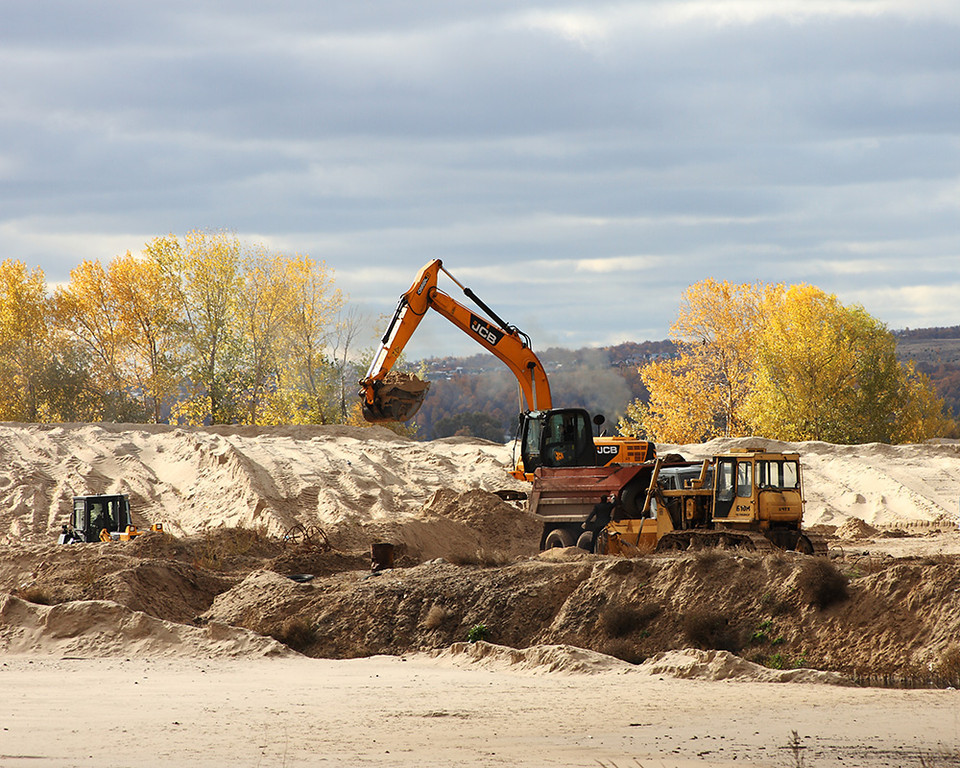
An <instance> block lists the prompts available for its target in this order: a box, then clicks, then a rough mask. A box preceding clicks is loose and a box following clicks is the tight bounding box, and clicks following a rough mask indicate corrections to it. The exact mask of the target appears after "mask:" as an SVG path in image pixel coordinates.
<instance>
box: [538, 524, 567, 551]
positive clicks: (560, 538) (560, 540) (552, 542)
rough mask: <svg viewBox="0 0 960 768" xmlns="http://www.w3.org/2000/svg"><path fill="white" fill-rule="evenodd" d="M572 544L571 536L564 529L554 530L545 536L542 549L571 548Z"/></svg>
mask: <svg viewBox="0 0 960 768" xmlns="http://www.w3.org/2000/svg"><path fill="white" fill-rule="evenodd" d="M573 544H574V541H573V534H572V533H570V531H568V530H567V529H566V528H554V529H553V530H552V531H550V533H548V534H547V538H545V539H544V540H543V548H544V549H556V548H558V547H572V546H573Z"/></svg>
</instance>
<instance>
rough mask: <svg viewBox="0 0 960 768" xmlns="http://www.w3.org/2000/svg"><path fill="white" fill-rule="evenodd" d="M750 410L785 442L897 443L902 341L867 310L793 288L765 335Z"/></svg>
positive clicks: (760, 425) (758, 424) (763, 430)
mask: <svg viewBox="0 0 960 768" xmlns="http://www.w3.org/2000/svg"><path fill="white" fill-rule="evenodd" d="M756 342H757V378H756V386H755V387H754V390H753V393H752V395H751V401H750V405H749V408H748V411H749V415H750V421H751V422H752V423H753V425H754V428H755V430H756V431H757V432H759V433H760V434H763V435H766V436H768V437H773V438H777V439H781V440H824V441H827V442H835V443H836V442H850V443H859V442H871V441H883V442H889V441H890V440H891V439H892V438H893V435H894V433H895V431H896V412H897V405H898V403H899V399H900V397H901V394H902V393H901V391H900V377H901V370H900V365H899V363H898V362H897V358H896V339H895V338H894V337H893V335H892V334H891V333H890V332H889V331H888V330H887V329H886V327H885V326H884V325H883V324H882V323H880V322H879V321H878V320H876V319H875V318H873V317H871V316H870V315H869V314H868V313H867V312H866V311H865V310H864V309H863V308H862V307H859V306H852V307H845V306H843V305H842V304H841V303H840V302H839V301H838V300H837V297H836V296H833V295H831V294H827V293H824V292H823V291H822V290H820V289H819V288H816V287H815V286H811V285H795V286H791V287H790V289H789V290H788V291H787V292H786V294H785V295H784V296H783V297H782V298H781V299H780V300H779V301H778V303H777V304H776V306H770V307H769V315H768V322H767V323H766V324H765V326H764V327H763V328H762V329H761V330H760V333H759V334H758V335H757V340H756Z"/></svg>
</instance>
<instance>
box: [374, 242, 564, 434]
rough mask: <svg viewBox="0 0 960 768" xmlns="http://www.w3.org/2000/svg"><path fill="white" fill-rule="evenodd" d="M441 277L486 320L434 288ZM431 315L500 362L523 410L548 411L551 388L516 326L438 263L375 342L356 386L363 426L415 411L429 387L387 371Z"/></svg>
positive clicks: (404, 299) (404, 297) (427, 271)
mask: <svg viewBox="0 0 960 768" xmlns="http://www.w3.org/2000/svg"><path fill="white" fill-rule="evenodd" d="M440 272H443V273H444V274H445V275H447V276H448V277H449V278H450V279H451V280H453V282H455V283H456V284H457V285H458V286H459V287H460V288H461V289H462V290H463V292H464V295H466V296H467V297H468V298H470V299H472V300H473V301H474V302H475V303H476V304H477V305H478V306H479V307H480V308H482V309H483V311H484V312H485V313H486V316H484V315H482V314H478V313H477V312H475V311H474V310H471V309H469V308H468V307H465V306H464V305H462V304H460V303H459V302H457V301H456V300H454V299H453V298H452V297H451V296H449V295H447V294H446V293H444V292H443V291H441V290H440V289H439V288H438V287H437V278H438V276H439V273H440ZM430 309H432V310H434V311H436V312H438V313H439V314H441V315H442V316H443V317H445V318H446V319H447V320H449V321H450V322H451V323H453V324H454V325H455V326H457V327H458V328H459V329H460V330H462V331H463V332H464V333H466V334H467V335H468V336H470V337H471V338H472V339H473V340H474V341H476V342H477V343H478V344H480V346H482V347H484V348H485V349H486V350H488V351H489V352H491V353H492V354H493V355H495V356H496V357H497V358H499V359H500V360H502V361H503V362H504V363H505V364H506V366H507V367H508V368H509V369H510V370H511V371H512V372H513V375H514V376H515V377H516V379H517V382H518V383H519V384H520V389H521V391H522V392H523V397H524V400H525V401H526V405H527V410H530V411H536V410H546V409H549V408H551V407H552V401H551V396H550V384H549V382H548V381H547V374H546V372H545V371H544V369H543V365H542V364H541V363H540V360H539V359H538V358H537V356H536V355H535V354H534V352H533V350H532V349H530V340H529V338H527V336H526V335H525V334H524V333H523V332H522V331H520V330H518V329H517V328H516V327H515V326H513V325H510V324H509V323H506V322H504V321H503V320H502V319H501V318H500V317H499V316H497V314H496V313H495V312H493V311H492V310H491V309H490V308H489V307H488V306H487V305H486V304H484V303H483V302H482V301H481V300H480V299H479V298H478V297H477V296H476V294H474V293H473V291H471V290H470V289H469V288H465V287H464V286H463V285H461V284H460V282H459V281H457V279H456V278H454V277H453V275H451V274H450V273H449V272H447V270H445V269H444V268H443V263H442V262H441V261H440V259H434V260H433V261H431V262H429V263H427V264H426V265H424V266H423V267H422V268H421V270H420V271H419V272H418V273H417V277H416V279H415V280H414V282H413V285H412V286H411V287H410V290H408V291H407V292H406V293H404V294H403V295H402V296H401V297H400V303H399V304H398V305H397V311H396V313H395V314H394V316H393V319H392V320H391V321H390V325H389V326H388V327H387V331H386V333H385V334H384V336H383V338H382V339H381V341H380V346H379V348H378V349H377V352H376V354H375V355H374V358H373V362H372V363H371V364H370V368H369V369H368V370H367V375H366V376H365V377H364V379H363V380H362V381H361V382H360V387H361V389H360V397H361V399H362V407H363V417H364V418H365V419H366V420H367V421H371V422H378V421H407V420H408V419H410V418H412V417H413V415H414V414H415V413H416V412H417V410H418V409H419V408H420V405H421V404H422V403H423V399H424V397H425V396H426V394H427V390H428V389H429V386H430V385H429V384H428V383H427V382H423V381H421V380H420V379H417V378H416V377H414V376H405V375H397V374H395V373H392V372H391V371H392V368H393V366H394V364H395V363H396V362H397V359H398V358H399V357H400V354H401V353H402V352H403V349H404V347H406V345H407V342H408V341H409V340H410V337H411V336H412V335H413V333H414V331H415V330H416V329H417V326H419V325H420V321H421V320H422V319H423V317H424V315H425V314H426V313H427V310H430Z"/></svg>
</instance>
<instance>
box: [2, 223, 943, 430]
mask: <svg viewBox="0 0 960 768" xmlns="http://www.w3.org/2000/svg"><path fill="white" fill-rule="evenodd" d="M358 328H359V319H358V318H357V316H356V314H355V313H354V312H353V311H352V310H351V309H350V308H348V307H346V299H345V297H344V296H343V295H342V293H341V292H340V291H339V290H338V289H337V288H336V285H335V282H334V276H333V272H332V270H330V269H328V268H327V267H326V265H325V264H324V263H323V262H318V261H315V260H314V259H312V258H310V257H309V256H304V255H300V254H293V255H287V254H282V253H275V252H272V251H270V250H269V249H267V248H266V247H265V246H262V245H251V244H246V243H243V242H241V241H240V240H239V239H238V238H237V237H236V236H234V235H231V234H227V233H208V232H198V231H195V232H191V233H188V234H187V235H186V236H184V237H182V238H178V237H175V236H173V235H168V236H166V237H157V238H154V239H153V240H152V241H150V242H149V243H147V244H146V246H145V247H144V249H143V251H142V253H141V254H139V255H137V256H134V255H132V254H130V253H129V252H128V253H126V254H124V255H122V256H118V257H116V258H114V259H113V260H112V261H110V262H109V263H107V264H105V265H104V264H102V263H101V262H99V261H96V260H94V261H84V262H82V263H81V264H80V265H79V266H77V267H76V268H75V269H74V270H73V271H72V272H71V273H70V280H69V281H68V282H67V283H66V284H64V285H61V286H58V287H56V288H54V289H52V290H51V288H50V286H48V285H47V284H46V280H45V277H44V274H43V271H42V270H40V269H39V268H35V269H30V268H28V267H27V266H25V265H24V264H23V263H21V262H19V261H16V260H12V259H11V260H6V261H3V262H0V376H2V377H3V379H2V380H3V382H4V387H3V388H0V421H26V422H36V421H42V422H62V421H128V422H147V421H152V422H168V421H169V422H175V423H185V424H229V423H234V424H300V423H317V424H325V423H354V424H356V423H362V421H361V420H360V419H359V417H358V407H357V400H356V397H355V382H356V380H357V378H359V375H360V373H361V372H362V370H363V365H362V360H357V357H358V355H357V352H358V350H357V348H356V342H357V338H356V337H357V333H358ZM936 330H937V335H942V334H943V333H948V334H949V333H950V332H951V331H954V330H955V329H936ZM941 332H942V333H941ZM911 333H912V334H916V333H918V332H917V331H912V332H911ZM896 342H897V340H896V336H895V335H894V334H893V333H891V332H890V331H889V330H888V329H887V328H886V327H885V326H884V325H883V324H882V323H880V322H879V321H878V320H877V319H876V318H873V317H872V316H870V315H869V314H868V313H867V312H866V311H865V310H864V309H863V308H862V307H859V306H856V305H854V306H844V305H843V304H841V303H840V302H839V301H838V300H837V298H836V297H835V296H833V295H830V294H827V293H824V292H823V291H821V290H820V289H818V288H816V287H814V286H808V285H797V286H783V285H765V284H759V283H757V284H742V285H736V284H730V283H727V282H718V281H715V280H705V281H701V282H700V283H697V284H695V285H693V286H691V287H690V288H689V289H688V290H687V291H686V292H685V293H684V294H683V296H682V299H681V303H680V308H679V311H678V315H677V319H676V321H675V323H674V324H673V326H672V328H671V338H670V340H668V341H663V342H644V343H632V342H630V343H624V344H621V345H618V346H616V347H608V348H604V349H600V350H595V349H594V350H573V351H571V350H555V349H554V350H547V351H546V352H544V353H543V354H542V355H541V358H542V359H543V360H544V362H545V363H547V362H549V363H552V365H550V366H548V367H549V368H550V379H551V385H552V389H553V392H554V400H555V404H556V405H558V406H567V407H574V406H580V407H585V408H587V409H588V410H589V411H590V412H591V413H595V412H603V413H605V414H606V415H607V417H608V418H609V419H611V420H612V421H613V422H616V421H617V419H618V418H619V423H618V424H617V425H616V426H617V427H618V428H619V430H620V431H621V433H623V434H631V435H638V436H645V437H647V438H650V439H653V440H656V441H661V442H670V443H685V442H699V441H702V440H707V439H710V438H712V437H717V436H740V435H751V434H753V435H760V436H766V437H771V438H778V439H784V440H810V439H813V440H825V441H829V442H836V443H858V442H870V441H879V442H916V441H920V440H924V439H927V438H929V437H933V436H947V435H952V434H955V433H956V425H955V424H954V423H953V421H952V420H951V419H950V418H949V415H948V414H947V413H946V412H945V409H944V401H943V399H942V398H941V397H940V396H939V395H938V394H937V392H936V390H935V388H934V386H933V384H932V383H931V380H930V378H929V376H928V375H927V374H926V373H925V372H924V371H927V372H931V371H933V372H935V373H937V375H940V373H942V375H943V378H944V381H945V382H946V383H947V384H948V385H950V386H951V387H953V388H955V386H956V382H955V381H953V379H954V378H956V377H955V376H953V374H954V373H955V369H954V367H950V366H948V368H949V370H948V369H947V368H944V370H943V371H939V369H933V368H931V367H927V366H924V368H923V369H921V368H919V367H918V366H917V365H916V364H914V363H913V362H911V361H899V360H898V359H897V356H896ZM361 357H362V355H361ZM476 360H479V364H480V365H483V364H484V363H483V360H482V359H473V358H470V359H468V361H476ZM489 361H492V366H493V368H494V369H496V370H494V371H486V372H484V373H482V374H479V375H473V376H470V375H459V374H453V375H449V376H446V377H444V376H441V377H440V379H441V380H439V381H435V382H434V385H433V388H432V390H431V392H430V394H429V395H428V397H427V400H426V402H425V403H424V406H423V408H422V409H421V412H420V414H418V416H417V421H416V422H415V424H414V425H413V427H412V428H411V427H409V426H406V427H405V426H402V425H394V427H395V428H396V429H397V430H398V431H401V432H404V433H406V434H410V433H411V431H414V430H415V431H416V434H417V435H418V436H419V437H421V438H424V439H430V438H434V437H442V436H446V435H451V434H467V435H475V436H483V437H487V438H489V439H504V438H508V437H509V436H511V435H512V434H513V431H514V429H515V424H516V415H517V413H518V411H519V399H518V396H517V392H516V386H515V382H514V381H513V380H512V378H511V377H510V375H509V374H508V373H507V372H506V370H505V369H504V370H499V363H498V362H496V361H494V360H493V358H492V357H490V358H489ZM471 364H472V363H471ZM421 366H422V367H423V368H424V369H425V370H427V371H430V370H431V369H434V370H447V371H449V370H451V369H454V368H456V367H457V366H456V361H455V360H453V361H451V360H428V361H424V362H423V363H421ZM467 367H469V366H467ZM940 368H943V365H941V366H940ZM950 391H951V392H952V391H953V389H950ZM610 426H612V425H609V426H608V431H609V430H610Z"/></svg>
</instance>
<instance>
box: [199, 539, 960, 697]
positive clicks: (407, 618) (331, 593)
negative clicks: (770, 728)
mask: <svg viewBox="0 0 960 768" xmlns="http://www.w3.org/2000/svg"><path fill="white" fill-rule="evenodd" d="M867 565H868V564H867V563H865V562H864V561H863V560H861V559H852V560H851V561H850V564H849V565H846V564H845V561H843V560H838V561H836V562H831V561H827V560H825V559H823V558H810V557H804V556H801V555H793V554H785V553H773V554H770V555H765V556H762V555H749V556H744V555H738V554H732V553H727V552H718V551H713V550H706V551H703V552H699V553H695V554H685V555H680V556H655V557H648V558H642V559H637V560H626V559H618V558H612V557H599V556H595V555H587V554H583V555H580V556H578V557H577V558H576V559H560V558H556V559H548V558H543V557H540V558H533V559H529V560H523V561H520V562H517V563H514V564H512V565H509V566H505V567H497V568H491V567H480V566H455V565H452V564H450V563H447V562H443V561H433V562H428V563H425V564H422V565H419V566H417V567H414V568H406V569H397V570H394V571H386V572H382V573H379V574H371V573H363V572H353V573H342V574H336V575H333V576H330V577H325V578H322V579H321V578H318V579H314V580H313V581H311V582H309V583H307V584H296V583H294V582H291V581H290V580H289V579H285V578H283V577H281V576H279V575H277V574H270V573H258V574H254V575H252V576H251V577H249V578H248V579H247V580H246V581H245V582H243V583H241V584H238V585H237V586H235V587H234V588H232V589H230V590H228V591H227V592H225V593H223V594H221V595H219V596H218V597H217V598H216V600H215V601H214V603H213V605H212V606H211V608H210V609H209V610H208V611H207V612H206V613H205V614H203V617H202V618H204V619H205V620H211V621H217V622H221V623H226V624H234V625H238V626H243V627H246V628H248V629H251V630H253V631H256V632H260V633H263V634H269V633H271V632H276V630H277V627H279V626H281V625H282V624H283V622H284V621H287V620H289V619H290V617H298V618H299V619H300V620H301V621H302V622H303V623H304V624H305V625H308V626H309V627H311V628H312V629H313V630H314V635H313V636H312V638H311V641H310V643H309V644H308V645H307V646H306V647H305V648H304V650H305V652H306V653H307V654H308V655H312V656H325V657H353V656H364V655H373V654H401V653H407V652H411V651H426V650H434V649H439V648H447V647H448V646H450V645H451V644H453V643H457V642H462V641H464V640H466V639H467V638H468V635H469V634H470V632H471V630H472V629H474V628H475V627H476V626H477V625H479V624H482V625H483V627H484V629H483V632H484V635H485V638H484V639H486V640H487V641H488V642H490V643H493V644H495V645H501V646H510V647H512V648H521V649H522V648H529V647H532V646H538V645H564V646H575V647H578V648H585V649H589V650H593V651H597V652H599V653H605V654H608V655H613V656H616V657H617V658H620V659H622V660H624V661H629V662H634V663H636V662H642V661H643V660H645V659H647V658H650V657H652V656H654V655H655V654H657V653H662V652H664V651H670V650H678V649H683V648H689V647H697V648H699V649H700V650H703V651H716V650H725V651H730V652H731V653H735V654H737V655H738V656H740V657H742V658H744V659H746V660H747V661H750V662H753V663H755V664H760V665H763V666H766V667H769V668H773V669H780V670H788V671H792V670H795V669H798V668H808V667H815V668H818V669H828V670H834V671H838V672H842V673H844V674H847V675H849V676H852V677H854V678H857V679H863V680H871V681H872V680H882V679H899V680H901V681H903V682H906V683H910V682H911V681H916V682H919V681H924V680H926V681H935V680H949V679H951V675H953V674H960V668H958V670H956V671H953V670H952V667H951V666H950V664H951V662H949V661H948V660H949V659H950V658H952V656H951V653H952V651H951V648H953V647H955V646H956V639H955V638H956V637H957V636H958V633H960V606H958V605H957V604H956V601H955V600H954V599H953V597H954V596H955V592H956V591H958V590H960V561H958V559H957V558H955V557H954V558H948V557H940V558H934V559H931V560H929V561H916V562H902V561H896V560H889V561H887V560H877V561H872V562H871V563H870V564H869V567H870V568H872V569H875V571H874V572H866V571H865V568H867ZM717 658H719V657H717ZM714 661H716V659H714ZM738 674H739V673H738ZM789 678H790V676H785V677H784V679H789Z"/></svg>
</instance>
